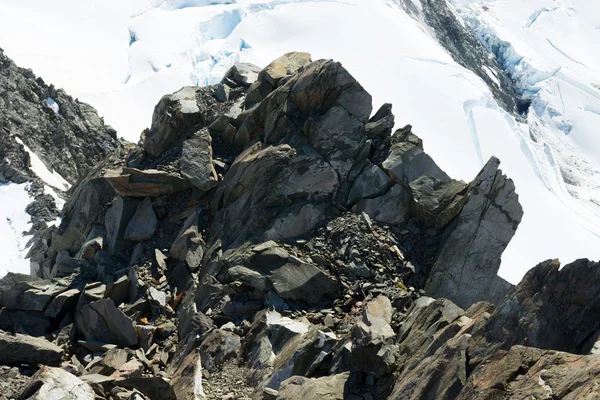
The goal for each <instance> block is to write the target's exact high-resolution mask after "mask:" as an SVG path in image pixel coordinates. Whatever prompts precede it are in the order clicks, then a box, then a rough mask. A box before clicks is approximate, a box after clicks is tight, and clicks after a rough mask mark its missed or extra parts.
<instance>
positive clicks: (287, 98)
mask: <svg viewBox="0 0 600 400" xmlns="http://www.w3.org/2000/svg"><path fill="white" fill-rule="evenodd" d="M372 111H373V108H372V104H371V97H370V95H369V94H368V93H367V92H366V91H365V90H364V88H362V87H361V86H360V84H358V82H356V80H354V78H352V76H351V75H350V74H349V73H348V71H346V70H345V69H344V68H343V66H342V65H341V64H339V63H335V62H333V61H331V60H318V61H314V62H313V61H311V59H310V55H308V54H306V53H288V54H286V55H284V56H283V57H281V58H279V59H278V60H276V61H274V62H273V63H271V64H270V65H269V66H268V67H267V68H266V69H264V70H260V69H258V68H257V67H254V66H251V65H247V64H237V65H236V66H234V67H233V68H232V69H231V70H230V71H229V72H228V73H227V74H226V76H225V77H224V78H223V80H222V81H221V83H219V84H218V85H214V86H210V87H204V88H184V89H182V90H181V91H179V92H177V93H175V94H173V95H168V96H165V97H164V98H163V99H162V100H161V101H160V103H159V104H158V106H157V107H156V110H155V114H154V118H153V123H152V127H151V128H150V130H148V131H147V132H146V133H145V137H143V138H142V141H141V142H140V144H139V145H136V146H131V147H130V148H128V149H127V153H125V151H117V152H115V153H114V154H112V155H111V156H110V157H108V158H107V159H106V160H104V161H103V162H102V163H100V164H99V165H98V166H97V167H96V168H95V169H94V170H93V171H91V172H90V173H89V174H88V176H87V177H86V179H84V180H82V181H81V182H80V183H79V184H78V185H77V186H76V187H75V188H74V189H73V192H72V193H73V196H72V197H71V198H70V199H69V201H68V202H67V205H66V207H65V211H64V215H63V221H62V223H61V226H60V227H59V228H58V229H49V230H48V231H46V232H45V235H44V236H43V237H42V239H43V240H40V243H41V244H39V245H38V247H36V251H35V257H36V258H35V260H36V263H38V264H39V266H40V270H41V271H43V273H44V274H47V275H50V276H52V278H53V279H50V280H31V281H27V280H23V279H21V278H17V277H11V278H10V279H7V280H6V281H5V282H2V281H0V294H1V296H0V306H1V307H2V309H0V328H2V329H4V330H5V331H6V333H2V335H4V336H2V335H0V348H1V347H2V345H3V343H4V342H3V340H4V341H5V342H6V343H8V344H6V346H13V347H11V349H13V348H14V346H16V345H18V346H25V347H23V348H24V349H25V350H24V351H22V352H20V351H14V350H11V351H10V352H8V353H7V354H8V355H5V357H8V358H10V361H5V362H10V363H13V364H15V365H19V364H22V363H33V362H35V361H36V360H39V358H36V357H46V358H48V359H46V358H43V359H42V360H41V361H42V362H44V363H48V364H49V363H52V364H53V365H59V364H60V365H61V367H62V368H63V369H62V370H61V371H63V372H58V373H56V374H54V373H53V372H52V370H48V369H47V368H44V369H42V370H41V371H43V372H39V374H40V376H37V377H35V379H33V380H32V381H31V382H30V384H29V386H28V387H27V388H26V389H25V391H24V392H23V394H22V397H24V398H26V397H29V396H32V395H34V394H35V393H38V390H42V389H40V387H41V388H44V387H46V386H44V385H45V383H44V382H49V383H48V385H54V386H52V387H55V389H53V390H57V391H58V393H61V395H63V394H64V393H66V394H64V395H65V396H69V395H71V394H69V393H71V392H73V390H83V391H84V392H82V394H81V397H82V398H86V397H85V396H87V394H88V393H89V391H88V390H87V388H88V387H89V388H91V389H93V395H95V396H96V397H97V398H102V399H111V400H112V399H121V398H124V399H125V398H127V399H134V398H135V399H150V400H153V399H160V400H170V399H181V398H194V399H203V398H208V399H249V398H256V399H280V400H281V399H296V398H301V397H304V398H306V399H353V400H359V399H364V400H367V399H396V398H398V399H457V398H488V397H489V398H491V397H490V396H496V397H498V398H523V397H524V396H527V395H529V394H532V395H536V396H539V397H543V396H546V397H548V396H550V393H552V395H557V393H558V394H560V395H561V396H563V397H566V398H569V397H568V396H571V398H579V397H577V396H584V395H585V396H591V397H590V398H592V397H593V396H597V395H598V393H599V391H598V389H597V385H596V386H594V384H593V383H592V384H589V383H588V382H587V381H585V379H586V378H585V377H586V376H587V379H588V380H589V381H591V382H596V381H597V380H598V378H597V377H598V368H597V365H596V364H597V363H596V361H595V359H593V358H592V356H587V355H581V356H576V355H573V354H567V353H559V352H556V351H555V350H563V351H565V350H566V351H569V352H579V353H585V354H587V353H589V352H590V351H591V352H594V351H596V350H594V344H595V343H596V342H597V341H598V340H597V339H598V333H599V330H598V326H597V323H596V322H597V318H595V315H596V314H597V311H598V310H597V307H596V306H597V304H596V303H597V297H598V296H597V295H596V294H597V290H595V287H596V286H597V285H598V283H599V282H597V276H598V274H597V264H593V263H591V262H587V261H578V262H576V263H574V264H573V265H570V266H567V267H565V269H563V270H561V271H558V266H557V264H556V263H552V262H547V263H543V264H542V265H540V266H538V267H537V268H536V269H534V270H533V271H532V272H530V274H528V275H527V277H526V278H525V279H524V281H523V282H522V283H521V284H520V285H519V286H517V287H516V288H514V289H513V290H512V291H510V290H509V289H510V285H508V284H506V283H505V282H503V281H502V280H500V278H498V277H497V275H496V272H497V270H498V266H499V262H500V255H501V253H502V251H503V250H504V248H505V247H506V245H507V243H508V241H509V240H510V239H511V237H512V235H513V234H514V231H515V229H516V227H517V225H518V223H519V221H520V218H521V216H522V210H521V207H520V205H519V203H518V198H517V195H516V194H515V188H514V185H513V184H512V181H510V179H508V178H506V177H505V176H503V175H502V172H501V171H500V170H499V169H498V164H499V161H498V160H496V159H494V158H492V159H491V160H490V161H489V162H488V163H487V164H486V166H485V167H484V168H483V170H482V171H481V172H480V174H479V175H478V176H477V178H476V179H475V180H474V181H473V182H471V183H464V182H460V181H455V180H452V179H450V177H448V176H447V175H446V174H445V173H444V172H443V171H442V170H441V169H440V168H439V167H438V166H437V165H436V164H435V162H434V161H433V160H432V159H431V158H430V157H429V156H428V155H427V154H426V153H425V152H424V150H423V142H422V141H421V140H420V139H419V138H418V137H417V136H416V135H415V134H414V133H413V132H412V127H411V126H410V125H407V126H405V127H404V128H401V129H398V130H397V131H395V133H394V135H391V132H392V130H393V126H394V123H395V118H394V115H393V114H392V108H391V105H389V104H385V105H383V106H382V107H381V108H380V109H379V110H378V111H377V112H376V113H375V115H373V116H372V115H371V113H372ZM63 275H64V277H63V278H62V279H56V277H58V276H63ZM425 283H427V285H426V286H425ZM426 293H427V294H428V295H429V296H433V297H427V296H425V294H426ZM507 293H508V295H507V296H506V297H505V294H507ZM444 296H445V297H447V298H443V297H444ZM480 300H484V301H480ZM478 301H479V302H478ZM492 303H494V304H496V305H497V306H498V307H496V306H495V305H494V304H492ZM565 310H566V311H568V316H565V315H564V314H565V312H564V311H565ZM15 332H17V333H16V335H15V334H14V333H15ZM23 332H25V333H27V334H29V335H34V336H37V338H35V339H34V338H29V337H27V336H24V334H23ZM50 340H52V343H50ZM15 343H16V344H15ZM33 345H35V346H38V347H39V348H40V349H46V350H44V352H38V353H36V355H35V357H34V356H32V354H33V353H32V351H31V346H33ZM515 345H517V346H515ZM520 345H527V346H538V347H543V348H546V349H548V350H541V349H535V348H531V347H530V348H526V347H523V346H520ZM27 346H29V347H27ZM35 346H34V347H35ZM597 347H599V346H597ZM48 349H50V350H56V349H58V351H51V352H50V353H48ZM48 354H50V355H48ZM1 357H2V356H1V355H0V359H1ZM50 358H51V359H50ZM566 366H568V367H571V368H574V369H575V368H576V369H577V370H576V371H574V372H569V370H568V367H566ZM67 371H69V372H67ZM504 371H507V372H504ZM70 372H72V373H73V374H72V375H65V374H69V373H70ZM2 373H3V369H2V367H0V379H1V378H2V376H3V375H2ZM13 374H14V372H13ZM53 374H54V375H56V376H58V375H57V374H60V376H59V377H58V378H57V379H59V380H61V379H62V380H64V382H66V383H69V382H71V383H72V384H71V383H69V385H70V386H69V387H68V388H66V389H65V388H64V387H63V386H60V384H59V383H56V382H55V381H56V380H55V379H54V378H53V376H54V375H53ZM524 374H533V375H531V376H535V377H536V379H537V380H536V381H535V382H534V381H531V380H528V379H525V378H523V377H524V376H525V375H524ZM586 374H587V375H586ZM74 375H77V376H78V377H77V378H75V376H74ZM44 376H46V378H44ZM10 379H11V380H10V381H9V382H13V381H14V382H15V385H17V383H18V382H22V381H23V380H22V379H21V378H20V377H19V375H17V374H15V377H14V378H10ZM44 379H45V381H44ZM80 382H81V383H83V385H82V384H80ZM540 382H542V383H540ZM0 387H2V386H0ZM15 387H16V386H15ZM47 387H50V386H47ZM20 389H21V388H19V390H17V389H16V388H13V389H12V392H21V390H20ZM64 390H67V392H63V391H64ZM69 391H71V392H69ZM39 393H41V392H39ZM488 395H489V396H488ZM485 396H488V397H485ZM503 396H504V397H503Z"/></svg>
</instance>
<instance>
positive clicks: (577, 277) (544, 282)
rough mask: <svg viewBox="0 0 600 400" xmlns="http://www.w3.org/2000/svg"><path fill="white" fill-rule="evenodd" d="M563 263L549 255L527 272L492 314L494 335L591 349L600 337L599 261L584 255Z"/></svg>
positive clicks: (489, 334) (566, 348)
mask: <svg viewBox="0 0 600 400" xmlns="http://www.w3.org/2000/svg"><path fill="white" fill-rule="evenodd" d="M559 267H560V263H559V262H558V260H553V261H550V260H549V261H545V262H543V263H541V264H539V265H538V266H537V267H535V268H533V269H532V270H530V271H529V272H528V273H527V275H525V277H524V278H523V280H522V281H521V283H519V285H517V287H516V288H515V289H514V290H513V291H512V292H511V293H509V295H508V296H507V297H506V298H505V299H504V301H503V302H502V303H500V304H499V305H498V309H497V310H496V312H494V314H492V317H491V319H490V323H489V324H488V326H487V337H488V338H489V339H490V340H492V341H496V342H499V341H504V342H505V343H506V346H509V345H515V344H521V345H527V346H532V347H538V348H541V349H552V350H560V351H567V352H570V353H577V354H588V353H589V352H590V351H591V350H592V348H593V346H594V344H595V342H596V341H598V338H599V337H600V321H599V320H598V318H597V315H599V314H598V312H599V311H600V298H599V297H598V290H597V288H598V287H599V286H598V285H600V264H598V263H594V262H591V261H589V260H585V259H583V260H577V261H575V262H573V263H571V264H568V265H565V266H564V268H562V269H561V270H559ZM549 332H551V334H548V333H549Z"/></svg>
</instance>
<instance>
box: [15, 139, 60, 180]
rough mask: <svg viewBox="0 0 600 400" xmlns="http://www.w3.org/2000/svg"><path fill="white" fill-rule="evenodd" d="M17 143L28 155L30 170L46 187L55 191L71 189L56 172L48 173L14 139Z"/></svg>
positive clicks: (28, 150) (42, 164) (40, 163)
mask: <svg viewBox="0 0 600 400" xmlns="http://www.w3.org/2000/svg"><path fill="white" fill-rule="evenodd" d="M15 140H16V141H17V143H19V144H21V145H22V146H23V147H24V148H25V151H26V152H27V153H28V154H29V158H30V159H31V170H32V171H33V172H34V173H35V174H36V175H37V176H38V177H39V178H40V179H41V180H43V181H44V182H46V184H47V185H49V186H52V187H54V188H56V189H60V190H68V189H69V188H70V187H71V184H70V183H69V182H67V181H66V180H65V178H63V177H62V176H61V175H60V174H59V173H58V172H56V171H50V170H49V169H48V167H46V164H44V162H43V161H42V160H41V159H40V158H39V157H38V156H37V154H35V153H34V152H33V151H31V149H30V148H29V147H27V145H25V143H23V141H22V140H21V139H20V138H18V137H15Z"/></svg>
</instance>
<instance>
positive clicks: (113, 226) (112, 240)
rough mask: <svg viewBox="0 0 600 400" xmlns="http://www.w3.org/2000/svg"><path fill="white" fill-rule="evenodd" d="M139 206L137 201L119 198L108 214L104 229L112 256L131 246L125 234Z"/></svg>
mask: <svg viewBox="0 0 600 400" xmlns="http://www.w3.org/2000/svg"><path fill="white" fill-rule="evenodd" d="M139 204H140V202H139V200H137V199H132V198H128V197H121V196H117V199H116V201H115V202H114V203H113V205H112V207H111V208H109V209H108V211H107V212H106V217H105V219H104V227H105V228H106V239H107V245H108V251H109V252H110V254H111V255H114V254H115V253H117V252H119V251H121V250H123V249H125V248H126V247H127V245H128V244H129V242H128V241H127V240H125V232H126V230H127V227H128V225H129V221H131V218H132V217H133V215H134V214H135V213H136V210H137V208H138V205H139Z"/></svg>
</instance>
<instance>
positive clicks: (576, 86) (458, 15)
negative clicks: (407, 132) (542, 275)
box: [0, 0, 600, 282]
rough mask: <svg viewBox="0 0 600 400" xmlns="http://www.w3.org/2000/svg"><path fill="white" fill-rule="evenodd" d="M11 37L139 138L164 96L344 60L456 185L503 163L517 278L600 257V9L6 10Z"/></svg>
mask: <svg viewBox="0 0 600 400" xmlns="http://www.w3.org/2000/svg"><path fill="white" fill-rule="evenodd" d="M23 21H27V22H28V23H27V24H25V23H23ZM32 26H35V29H32V28H31V27H32ZM0 37H2V42H1V43H0V46H2V47H3V48H4V50H5V52H6V54H7V55H8V56H9V57H11V58H13V59H14V60H15V61H16V62H17V63H18V64H19V65H21V66H24V67H28V68H32V69H33V70H34V71H35V73H36V74H39V75H42V76H43V77H44V79H46V80H47V81H48V82H53V83H54V84H55V85H57V86H58V87H63V88H64V89H65V90H66V91H67V92H68V93H70V94H71V95H73V96H76V97H78V98H79V99H81V100H83V101H86V102H88V103H90V104H92V105H93V106H94V107H96V108H97V109H98V110H99V112H100V114H101V115H102V116H103V117H104V118H105V120H106V122H107V123H108V124H110V125H111V126H113V127H114V128H115V129H116V130H117V132H118V133H119V135H120V136H123V137H124V138H126V139H128V140H130V141H134V142H135V141H137V140H138V138H139V134H140V132H141V131H142V130H143V129H144V128H145V127H147V126H148V125H149V124H150V121H151V115H152V110H153V108H154V106H155V104H156V103H157V101H158V100H159V99H160V97H161V96H162V95H163V94H165V93H170V92H173V91H175V90H177V89H179V88H180V87H181V86H183V85H206V84H213V83H216V82H218V81H220V79H221V78H222V76H223V74H224V73H225V72H226V71H227V70H228V68H229V67H230V66H231V65H232V64H233V63H234V62H235V61H247V62H252V63H254V64H257V65H259V66H261V67H262V66H265V65H266V64H267V63H268V62H270V61H271V60H273V59H275V58H276V57H278V56H280V55H281V54H283V53H285V52H287V51H290V50H298V51H306V52H310V53H311V54H312V56H313V59H318V58H333V59H335V60H338V61H340V62H342V64H343V65H344V67H345V68H347V69H348V70H349V71H350V72H351V73H352V75H353V76H354V77H355V78H356V79H357V80H358V81H360V82H361V83H362V84H363V85H364V86H365V88H366V89H367V90H368V91H369V92H370V93H371V94H372V95H373V103H374V105H375V107H376V108H378V106H379V105H381V104H382V103H384V102H389V103H392V104H393V105H394V113H395V115H396V123H397V125H398V126H403V125H405V124H409V123H410V124H411V125H412V126H413V131H414V132H415V133H417V134H418V135H419V136H420V137H422V138H423V140H424V142H425V148H426V150H427V152H428V153H429V154H431V155H432V157H433V158H434V159H435V160H436V161H437V162H438V164H439V165H440V166H441V167H442V168H443V169H444V170H445V171H446V172H448V174H449V175H450V176H453V177H455V178H461V179H464V180H466V181H470V180H471V179H472V178H473V177H474V176H475V175H476V174H477V173H478V172H479V170H480V169H481V168H482V167H483V165H484V163H485V162H486V161H487V160H488V159H489V157H490V156H492V155H495V156H497V157H498V158H500V160H501V161H502V169H503V170H504V172H505V173H507V174H508V175H509V176H510V177H511V178H513V180H514V181H515V185H516V188H517V192H518V194H519V198H520V201H521V203H522V204H523V208H524V210H525V215H524V217H523V221H522V223H521V225H520V227H519V230H518V231H517V234H516V236H515V237H514V239H513V240H512V242H511V243H510V245H509V247H508V248H507V250H506V252H505V253H504V255H503V264H502V268H501V270H500V275H501V276H502V277H504V278H506V279H507V280H509V281H511V282H517V281H518V280H519V279H520V278H521V276H522V275H523V274H524V273H525V272H526V271H527V270H528V269H529V268H531V267H533V266H534V265H535V264H536V263H537V262H539V261H540V260H543V259H548V258H561V260H562V261H563V262H570V261H572V260H574V259H576V258H580V257H584V256H585V257H591V258H600V204H599V203H598V201H599V200H598V199H600V197H599V194H600V137H599V136H598V135H599V132H598V127H599V126H600V55H598V53H597V51H596V45H595V44H596V43H598V42H600V5H599V4H596V3H595V2H592V1H589V0H588V1H586V0H530V1H523V0H508V1H503V2H499V1H486V2H484V1H476V0H421V1H420V2H419V1H418V0H345V1H341V0H340V1H318V0H313V1H310V0H298V1H292V0H288V1H286V0H273V1H260V0H238V1H234V0H232V1H226V0H222V1H207V0H185V1H184V0H162V1H160V0H156V1H149V0H132V1H128V2H123V1H116V0H110V1H104V2H102V3H94V2H81V1H75V0H58V1H55V2H45V1H41V0H30V1H28V2H23V1H20V0H1V1H0ZM38 151H40V150H38ZM38 155H39V154H38ZM40 157H41V158H43V157H42V156H41V155H40ZM456 160H460V162H457V161H456ZM0 189H2V188H0ZM19 229H20V228H19ZM0 273H1V271H0Z"/></svg>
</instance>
